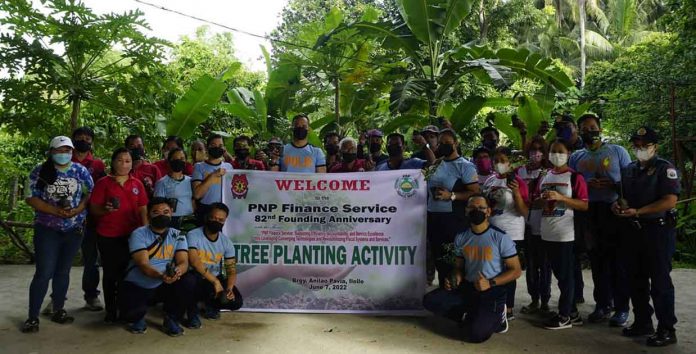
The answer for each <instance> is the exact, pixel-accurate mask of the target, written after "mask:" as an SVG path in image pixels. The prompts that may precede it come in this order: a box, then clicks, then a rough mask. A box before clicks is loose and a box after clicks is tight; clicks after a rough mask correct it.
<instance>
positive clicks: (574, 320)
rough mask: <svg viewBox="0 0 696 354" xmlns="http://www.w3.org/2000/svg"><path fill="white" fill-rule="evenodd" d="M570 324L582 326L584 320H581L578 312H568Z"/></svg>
mask: <svg viewBox="0 0 696 354" xmlns="http://www.w3.org/2000/svg"><path fill="white" fill-rule="evenodd" d="M570 324H572V325H573V326H582V325H584V324H585V322H584V321H583V320H582V317H581V316H580V313H578V312H577V311H576V312H573V313H571V314H570Z"/></svg>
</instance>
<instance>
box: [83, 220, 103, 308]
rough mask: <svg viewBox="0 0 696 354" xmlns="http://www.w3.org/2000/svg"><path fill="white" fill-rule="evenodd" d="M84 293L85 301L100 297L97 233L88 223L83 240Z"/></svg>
mask: <svg viewBox="0 0 696 354" xmlns="http://www.w3.org/2000/svg"><path fill="white" fill-rule="evenodd" d="M82 262H83V263H84V268H83V270H82V291H83V292H84V296H85V300H89V299H94V298H96V297H98V296H99V294H100V292H99V249H98V248H97V232H96V231H95V229H94V228H93V227H91V226H90V225H89V222H88V223H87V228H85V237H84V239H83V240H82Z"/></svg>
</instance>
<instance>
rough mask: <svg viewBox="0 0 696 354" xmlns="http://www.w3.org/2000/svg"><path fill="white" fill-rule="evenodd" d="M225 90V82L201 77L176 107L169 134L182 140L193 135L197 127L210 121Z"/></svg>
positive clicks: (204, 76)
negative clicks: (209, 118)
mask: <svg viewBox="0 0 696 354" xmlns="http://www.w3.org/2000/svg"><path fill="white" fill-rule="evenodd" d="M225 89H227V85H225V83H224V82H222V81H220V80H217V79H215V78H212V77H210V76H209V75H203V76H201V77H200V78H199V79H198V80H196V82H194V83H193V86H191V88H190V89H189V90H188V91H187V92H186V93H185V94H184V95H183V96H182V97H181V98H180V99H179V100H178V101H177V103H176V105H175V106H174V110H173V112H172V119H171V120H169V122H168V123H167V134H168V135H177V136H179V137H181V138H182V139H186V138H189V137H190V136H191V135H193V132H194V130H195V129H196V127H198V125H200V124H201V123H203V122H205V121H206V120H207V119H208V117H209V116H210V112H212V110H213V108H214V107H215V105H216V104H217V103H218V102H219V101H220V97H221V96H222V94H223V93H224V92H225Z"/></svg>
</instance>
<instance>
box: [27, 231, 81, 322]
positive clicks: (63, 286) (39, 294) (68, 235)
mask: <svg viewBox="0 0 696 354" xmlns="http://www.w3.org/2000/svg"><path fill="white" fill-rule="evenodd" d="M81 243H82V228H81V227H77V228H74V229H72V230H67V231H59V230H54V229H52V228H49V227H46V226H43V225H40V224H36V225H34V253H35V255H36V271H35V272H34V277H33V278H32V280H31V285H30V286H29V318H32V319H37V318H39V312H40V311H41V304H42V303H43V300H44V297H45V296H46V292H48V282H49V281H51V280H52V282H51V285H52V291H53V294H52V295H51V298H52V299H53V310H54V311H58V310H61V309H63V306H64V305H65V297H66V295H67V294H68V286H69V284H70V268H71V267H72V261H73V258H75V255H76V254H77V251H78V250H79V249H80V244H81Z"/></svg>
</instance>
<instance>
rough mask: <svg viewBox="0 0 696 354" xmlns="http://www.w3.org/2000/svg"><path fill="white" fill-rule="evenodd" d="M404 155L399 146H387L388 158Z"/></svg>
mask: <svg viewBox="0 0 696 354" xmlns="http://www.w3.org/2000/svg"><path fill="white" fill-rule="evenodd" d="M403 153H404V150H403V149H402V147H401V146H400V145H387V154H389V157H399V156H401V155H402V154H403Z"/></svg>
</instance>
